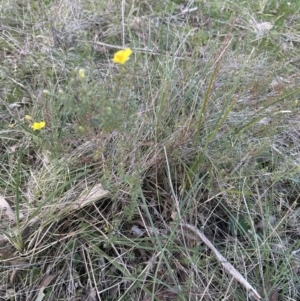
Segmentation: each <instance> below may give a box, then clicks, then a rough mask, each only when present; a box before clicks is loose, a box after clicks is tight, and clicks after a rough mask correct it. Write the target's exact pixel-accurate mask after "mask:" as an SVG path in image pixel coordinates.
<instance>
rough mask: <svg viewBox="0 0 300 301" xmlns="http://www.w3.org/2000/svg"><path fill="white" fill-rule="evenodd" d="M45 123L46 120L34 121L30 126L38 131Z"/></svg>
mask: <svg viewBox="0 0 300 301" xmlns="http://www.w3.org/2000/svg"><path fill="white" fill-rule="evenodd" d="M45 125H46V122H45V121H41V122H34V123H33V124H32V126H31V128H32V129H33V130H35V131H39V130H41V129H42V128H44V127H45Z"/></svg>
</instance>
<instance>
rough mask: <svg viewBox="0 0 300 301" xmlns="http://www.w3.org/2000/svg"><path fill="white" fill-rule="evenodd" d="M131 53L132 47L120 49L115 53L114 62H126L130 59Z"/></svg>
mask: <svg viewBox="0 0 300 301" xmlns="http://www.w3.org/2000/svg"><path fill="white" fill-rule="evenodd" d="M131 54H132V50H131V49H130V48H126V49H123V50H119V51H117V52H116V53H115V55H114V58H113V62H114V63H116V64H125V63H126V62H127V61H128V60H129V57H130V55H131Z"/></svg>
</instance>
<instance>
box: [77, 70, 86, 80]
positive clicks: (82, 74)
mask: <svg viewBox="0 0 300 301" xmlns="http://www.w3.org/2000/svg"><path fill="white" fill-rule="evenodd" d="M78 75H79V77H80V78H81V79H84V78H85V69H79V71H78Z"/></svg>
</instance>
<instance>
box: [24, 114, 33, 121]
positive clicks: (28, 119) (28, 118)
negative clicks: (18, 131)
mask: <svg viewBox="0 0 300 301" xmlns="http://www.w3.org/2000/svg"><path fill="white" fill-rule="evenodd" d="M24 118H25V120H27V121H30V120H32V118H31V116H29V115H25V117H24Z"/></svg>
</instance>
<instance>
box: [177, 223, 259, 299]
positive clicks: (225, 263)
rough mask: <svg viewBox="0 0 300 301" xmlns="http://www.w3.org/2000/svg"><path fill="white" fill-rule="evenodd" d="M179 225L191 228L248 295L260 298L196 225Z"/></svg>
mask: <svg viewBox="0 0 300 301" xmlns="http://www.w3.org/2000/svg"><path fill="white" fill-rule="evenodd" d="M180 226H181V227H183V228H187V229H189V230H191V231H192V232H193V233H194V234H196V235H197V236H198V237H199V238H200V239H201V240H202V241H203V242H204V243H205V244H206V245H207V246H208V247H209V248H210V249H211V250H212V252H213V253H214V254H215V256H216V257H217V260H218V261H219V262H220V263H221V264H222V266H223V267H224V268H225V270H226V271H227V272H228V273H229V274H231V275H232V276H233V277H234V278H235V279H236V280H237V281H238V282H239V283H240V284H242V285H243V286H244V287H245V288H246V290H247V292H248V295H251V296H252V297H253V298H254V299H255V300H261V296H260V295H259V294H258V292H257V291H256V290H255V289H254V288H253V287H252V285H251V284H250V283H249V282H248V281H247V280H246V279H245V278H244V277H243V276H242V274H241V273H240V272H239V271H238V270H237V269H236V268H235V267H234V266H233V265H232V264H231V263H230V262H228V261H227V260H226V258H225V257H224V256H223V255H221V253H220V252H219V251H218V250H217V249H216V248H215V246H214V245H213V244H212V243H211V242H210V241H209V239H208V238H207V237H206V236H205V235H204V234H203V233H202V232H200V231H199V230H198V229H197V228H196V227H194V226H192V225H190V224H186V223H180Z"/></svg>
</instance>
